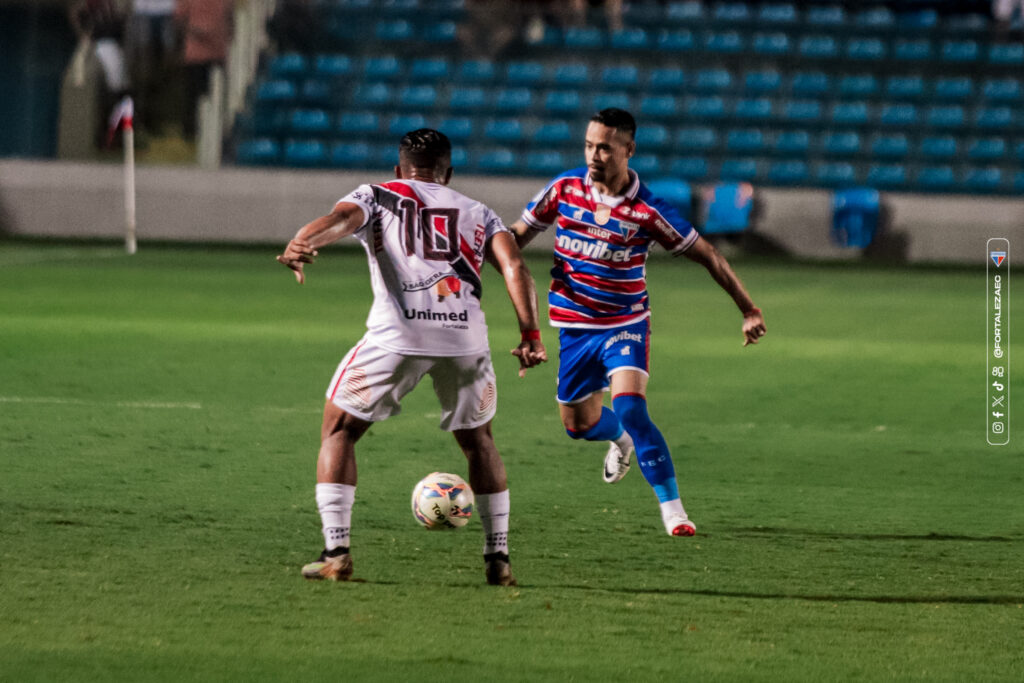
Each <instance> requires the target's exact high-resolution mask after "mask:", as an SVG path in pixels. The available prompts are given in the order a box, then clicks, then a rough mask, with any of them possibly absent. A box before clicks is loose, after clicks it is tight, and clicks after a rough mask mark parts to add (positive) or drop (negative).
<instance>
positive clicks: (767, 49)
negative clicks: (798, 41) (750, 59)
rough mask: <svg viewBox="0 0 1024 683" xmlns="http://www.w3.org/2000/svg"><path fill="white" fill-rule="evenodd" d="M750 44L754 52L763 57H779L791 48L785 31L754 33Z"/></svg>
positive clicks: (787, 52)
mask: <svg viewBox="0 0 1024 683" xmlns="http://www.w3.org/2000/svg"><path fill="white" fill-rule="evenodd" d="M752 45H753V49H754V53H755V54H758V55H761V56H764V57H781V56H783V55H787V54H789V51H790V50H791V49H792V45H791V43H790V40H789V36H788V35H787V34H785V33H755V34H754V38H753V42H752Z"/></svg>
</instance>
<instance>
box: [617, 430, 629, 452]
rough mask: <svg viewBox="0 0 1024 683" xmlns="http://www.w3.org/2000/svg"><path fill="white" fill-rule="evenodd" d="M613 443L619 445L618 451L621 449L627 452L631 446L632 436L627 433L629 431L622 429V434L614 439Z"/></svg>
mask: <svg viewBox="0 0 1024 683" xmlns="http://www.w3.org/2000/svg"><path fill="white" fill-rule="evenodd" d="M613 443H614V444H615V445H616V446H618V447H619V450H620V451H622V452H623V453H628V452H629V449H630V448H631V447H632V446H633V437H631V436H630V435H629V432H627V431H626V430H625V429H623V430H622V436H620V437H619V438H617V439H615V441H614V442H613Z"/></svg>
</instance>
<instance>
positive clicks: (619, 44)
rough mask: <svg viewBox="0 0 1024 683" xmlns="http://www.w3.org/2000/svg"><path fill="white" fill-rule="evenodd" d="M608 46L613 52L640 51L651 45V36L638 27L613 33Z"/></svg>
mask: <svg viewBox="0 0 1024 683" xmlns="http://www.w3.org/2000/svg"><path fill="white" fill-rule="evenodd" d="M608 44H609V45H610V46H611V48H612V49H613V50H642V49H644V48H646V47H649V46H650V44H651V36H650V34H649V33H647V31H646V30H645V29H643V28H640V27H638V26H631V27H628V28H624V29H620V30H618V31H614V32H613V33H612V35H611V39H610V40H609V41H608Z"/></svg>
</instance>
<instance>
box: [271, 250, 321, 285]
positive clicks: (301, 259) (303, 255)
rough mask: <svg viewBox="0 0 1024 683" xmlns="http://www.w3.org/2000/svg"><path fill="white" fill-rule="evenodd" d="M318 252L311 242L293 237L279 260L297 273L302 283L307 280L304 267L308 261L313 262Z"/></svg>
mask: <svg viewBox="0 0 1024 683" xmlns="http://www.w3.org/2000/svg"><path fill="white" fill-rule="evenodd" d="M318 253H319V252H318V251H317V250H316V249H314V248H313V246H312V245H311V244H310V243H309V242H306V241H305V240H301V239H293V240H292V241H291V242H289V243H288V246H287V247H285V250H284V253H283V254H281V255H280V256H278V257H277V262H278V263H281V264H284V265H285V266H287V267H288V268H290V269H291V270H292V271H293V272H294V273H295V279H296V280H297V281H298V283H299V284H300V285H301V284H302V283H303V282H305V281H306V275H305V273H303V272H302V267H303V266H304V265H305V264H307V263H313V260H314V259H315V258H316V255H317V254H318Z"/></svg>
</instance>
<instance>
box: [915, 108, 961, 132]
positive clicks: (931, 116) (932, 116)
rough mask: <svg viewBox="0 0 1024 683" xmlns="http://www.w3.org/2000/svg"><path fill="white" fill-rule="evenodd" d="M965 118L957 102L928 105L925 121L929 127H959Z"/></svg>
mask: <svg viewBox="0 0 1024 683" xmlns="http://www.w3.org/2000/svg"><path fill="white" fill-rule="evenodd" d="M966 120H967V116H966V114H964V108H963V107H961V106H960V105H958V104H952V105H938V106H934V107H928V112H927V114H926V116H925V123H927V124H928V126H929V127H931V128H960V127H961V126H963V125H964V122H965V121H966Z"/></svg>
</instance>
